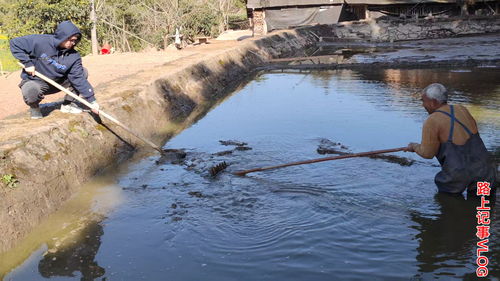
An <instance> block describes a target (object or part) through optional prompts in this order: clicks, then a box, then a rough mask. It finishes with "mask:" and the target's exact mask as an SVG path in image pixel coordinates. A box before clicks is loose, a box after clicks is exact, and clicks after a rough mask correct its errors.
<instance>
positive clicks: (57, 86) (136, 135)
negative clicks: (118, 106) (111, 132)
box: [17, 62, 165, 155]
mask: <svg viewBox="0 0 500 281" xmlns="http://www.w3.org/2000/svg"><path fill="white" fill-rule="evenodd" d="M17 63H18V64H19V65H20V66H21V67H22V68H24V65H23V64H22V63H20V62H17ZM35 75H36V76H38V77H40V78H41V79H42V80H44V81H45V82H47V83H49V84H51V85H52V86H54V87H56V88H57V89H59V90H61V91H63V92H64V93H66V94H68V95H69V96H71V97H73V98H74V99H76V100H77V101H79V102H81V103H83V104H84V105H86V106H88V107H89V108H91V109H93V110H96V109H95V108H94V107H93V106H92V105H91V104H90V103H89V102H88V101H86V100H85V99H83V98H81V97H80V96H78V95H76V94H74V93H73V92H71V91H70V90H68V89H66V88H64V87H63V86H61V85H60V84H58V83H57V82H55V81H54V80H52V79H50V78H49V77H47V76H45V75H43V74H41V73H40V72H38V71H35ZM97 112H99V116H103V117H105V118H106V119H108V120H110V121H111V122H113V123H115V124H116V125H118V126H120V127H122V128H123V129H125V131H127V132H129V133H130V134H131V135H133V136H135V137H136V138H138V139H140V140H142V141H143V142H145V143H146V144H149V145H150V146H151V147H152V148H153V149H155V150H157V151H158V152H160V153H161V154H162V155H163V154H164V153H165V152H164V151H163V150H162V149H161V148H160V147H159V146H157V145H156V144H154V143H153V142H151V141H150V140H148V139H146V138H144V137H142V136H141V135H139V134H137V133H136V132H134V131H132V130H131V129H130V128H129V127H127V126H125V125H124V124H123V123H122V122H120V121H118V120H117V119H116V118H114V117H113V116H111V115H109V114H107V113H106V112H104V111H102V110H97Z"/></svg>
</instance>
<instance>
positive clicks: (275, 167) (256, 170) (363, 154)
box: [234, 147, 406, 176]
mask: <svg viewBox="0 0 500 281" xmlns="http://www.w3.org/2000/svg"><path fill="white" fill-rule="evenodd" d="M405 149H406V147H398V148H392V149H384V150H374V151H368V152H360V153H353V154H346V155H340V156H333V157H324V158H317V159H311V160H305V161H298V162H292V163H287V164H282V165H276V166H269V167H263V168H255V169H250V170H244V171H239V172H235V173H234V174H235V175H237V176H244V175H246V174H248V173H253V172H260V171H265V170H271V169H278V168H284V167H289V166H296V165H304V164H311V163H316V162H323V161H330V160H338V159H345V158H354V157H363V156H370V155H374V154H381V153H388V152H397V151H403V150H405Z"/></svg>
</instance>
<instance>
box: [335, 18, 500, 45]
mask: <svg viewBox="0 0 500 281" xmlns="http://www.w3.org/2000/svg"><path fill="white" fill-rule="evenodd" d="M488 32H500V17H499V16H497V17H469V18H433V19H421V20H412V21H409V20H390V21H389V20H374V19H372V20H366V21H357V22H346V23H339V24H336V25H334V26H333V30H332V33H333V39H348V40H360V41H372V42H394V41H404V40H418V39H431V38H447V37H455V36H461V35H468V34H481V33H488Z"/></svg>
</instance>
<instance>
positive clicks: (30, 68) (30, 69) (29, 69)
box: [24, 66, 35, 76]
mask: <svg viewBox="0 0 500 281" xmlns="http://www.w3.org/2000/svg"><path fill="white" fill-rule="evenodd" d="M24 71H26V73H28V74H29V75H31V76H35V66H28V67H26V68H24Z"/></svg>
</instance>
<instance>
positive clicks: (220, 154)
mask: <svg viewBox="0 0 500 281" xmlns="http://www.w3.org/2000/svg"><path fill="white" fill-rule="evenodd" d="M229 154H233V151H232V150H224V151H220V152H216V153H214V155H216V156H225V155H229Z"/></svg>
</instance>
